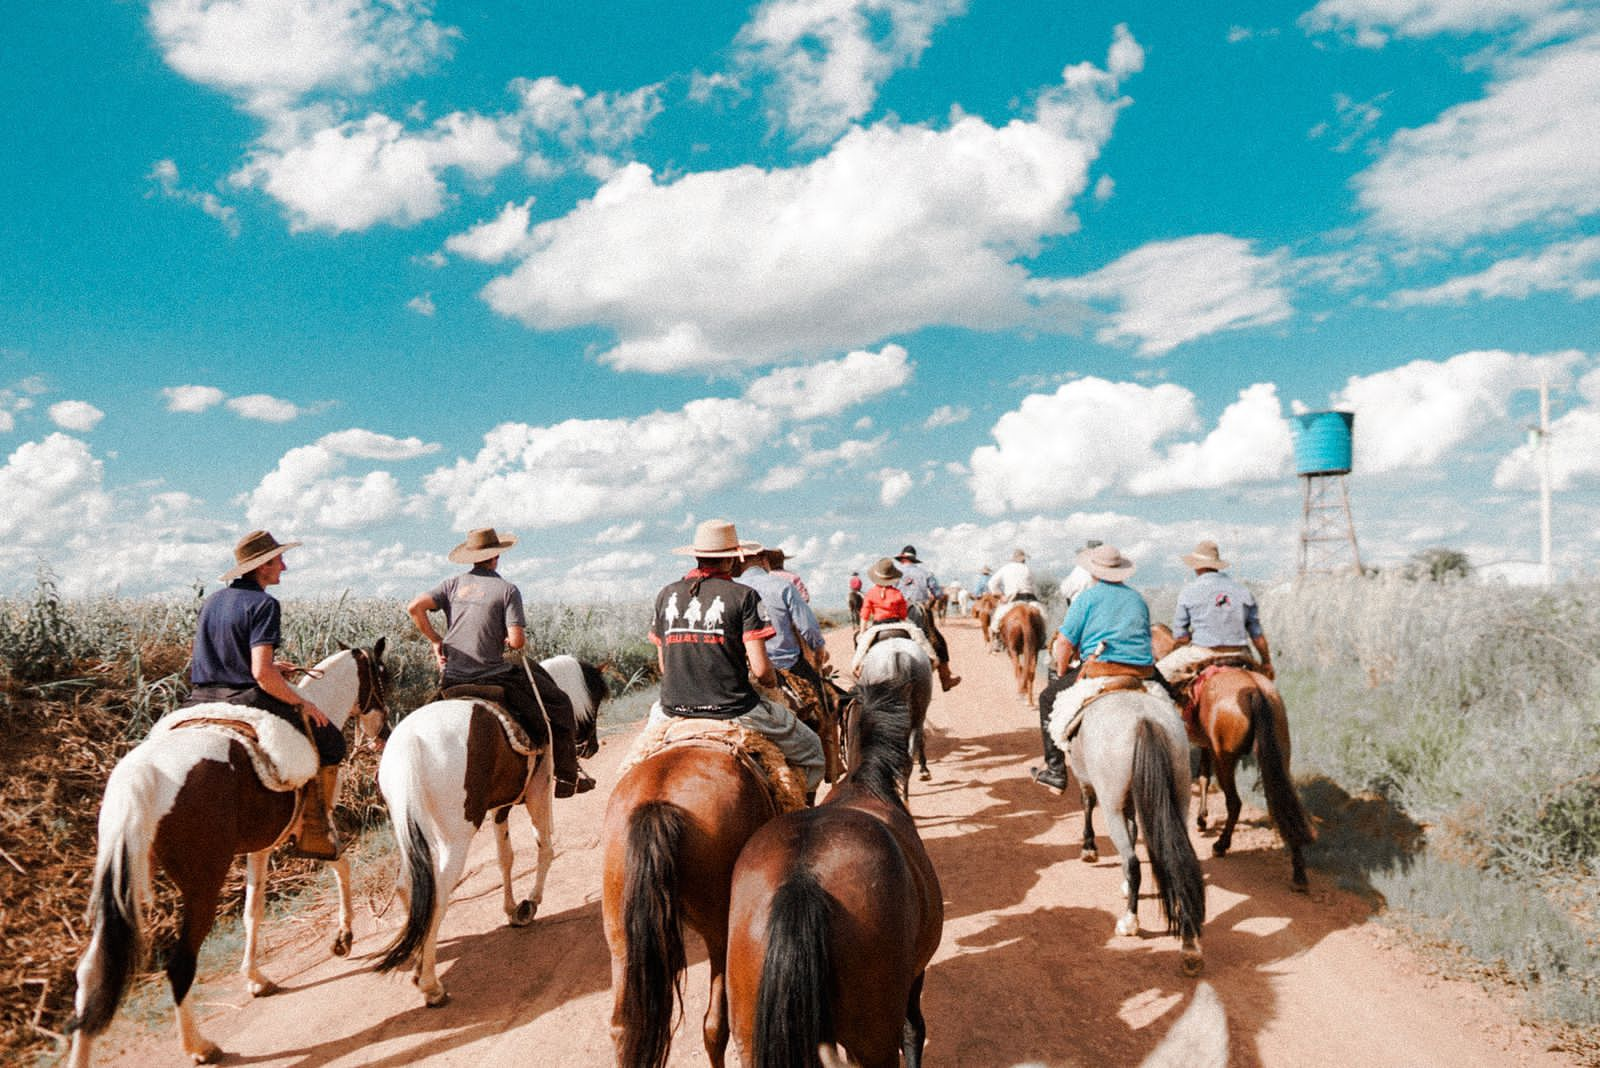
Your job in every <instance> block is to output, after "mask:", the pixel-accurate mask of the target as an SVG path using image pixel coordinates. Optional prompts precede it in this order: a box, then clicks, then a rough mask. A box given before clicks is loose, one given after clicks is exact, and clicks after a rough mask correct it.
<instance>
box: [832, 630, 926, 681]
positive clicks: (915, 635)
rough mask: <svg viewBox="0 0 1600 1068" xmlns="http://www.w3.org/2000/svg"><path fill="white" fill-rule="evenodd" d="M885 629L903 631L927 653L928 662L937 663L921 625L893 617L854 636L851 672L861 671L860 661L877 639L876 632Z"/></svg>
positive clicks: (857, 672) (858, 672) (864, 657)
mask: <svg viewBox="0 0 1600 1068" xmlns="http://www.w3.org/2000/svg"><path fill="white" fill-rule="evenodd" d="M886 630H887V631H895V632H897V634H898V632H899V631H904V632H905V633H906V635H907V636H909V637H910V638H911V640H912V641H914V642H916V643H917V645H919V646H920V647H921V648H922V651H923V652H924V653H926V654H927V655H928V663H930V664H937V663H938V662H939V654H938V653H937V652H935V651H934V648H933V643H932V642H930V641H929V640H928V635H927V634H926V633H925V632H924V631H923V629H922V628H921V627H919V626H917V625H916V624H915V623H912V622H911V621H909V620H905V619H895V620H888V621H886V622H883V623H874V624H872V625H871V626H869V627H867V628H866V629H865V630H863V631H862V632H861V633H860V634H858V635H857V636H856V651H855V655H854V656H853V657H851V659H850V670H851V672H852V673H854V674H860V673H861V661H862V660H864V659H866V656H867V652H868V650H870V649H871V648H872V644H873V642H874V641H876V640H877V636H878V634H879V633H880V632H882V631H886Z"/></svg>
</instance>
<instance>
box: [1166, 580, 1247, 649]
mask: <svg viewBox="0 0 1600 1068" xmlns="http://www.w3.org/2000/svg"><path fill="white" fill-rule="evenodd" d="M1172 636H1173V637H1175V638H1183V637H1188V638H1189V639H1190V640H1191V641H1193V642H1194V644H1196V645H1204V646H1206V647H1208V648H1210V647H1213V646H1218V645H1244V644H1246V643H1248V642H1249V640H1250V639H1251V638H1258V637H1260V636H1261V617H1260V613H1259V610H1258V609H1257V608H1256V599H1255V595H1253V594H1252V593H1251V592H1250V591H1249V590H1248V589H1246V588H1245V587H1244V584H1243V583H1240V582H1237V581H1235V580H1234V579H1233V578H1231V577H1230V576H1228V575H1224V574H1223V573H1222V572H1220V571H1206V572H1204V573H1202V574H1201V575H1200V576H1199V577H1197V578H1196V579H1195V580H1194V581H1193V582H1191V583H1189V584H1188V585H1187V586H1185V587H1184V588H1183V592H1181V593H1179V594H1178V608H1177V611H1175V612H1174V613H1173V615H1172Z"/></svg>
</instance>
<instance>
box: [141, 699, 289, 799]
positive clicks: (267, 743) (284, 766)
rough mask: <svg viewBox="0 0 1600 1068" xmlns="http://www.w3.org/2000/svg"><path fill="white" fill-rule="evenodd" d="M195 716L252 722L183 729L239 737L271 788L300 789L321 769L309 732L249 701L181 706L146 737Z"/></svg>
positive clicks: (163, 718)
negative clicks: (254, 706) (297, 728)
mask: <svg viewBox="0 0 1600 1068" xmlns="http://www.w3.org/2000/svg"><path fill="white" fill-rule="evenodd" d="M192 720H226V721H229V722H235V723H244V724H248V725H249V726H248V730H246V729H238V728H233V727H229V726H228V725H227V723H223V722H218V723H203V724H197V725H195V726H193V727H183V728H182V729H183V730H186V731H215V732H217V733H219V734H226V735H227V736H228V737H230V738H232V739H233V740H235V741H237V742H238V743H239V744H240V745H242V746H244V748H245V752H247V753H249V754H250V763H251V764H252V765H254V767H255V769H256V775H258V776H259V777H260V778H261V785H262V786H265V787H266V788H267V789H269V790H279V791H289V790H294V789H298V788H299V787H300V786H302V785H304V784H305V782H306V781H307V780H308V779H310V778H311V777H312V776H313V775H315V774H316V773H317V749H316V747H315V746H314V745H312V744H311V739H310V738H307V737H306V735H305V732H304V731H300V730H296V729H295V728H294V726H293V725H291V724H289V723H287V722H285V721H284V720H281V719H279V718H278V717H277V716H274V715H273V714H272V713H271V712H264V711H262V710H261V709H259V708H251V707H250V706H249V705H230V704H227V703H226V702H222V701H218V702H215V703H212V704H206V705H195V706H194V707H193V708H180V709H179V710H178V711H176V712H173V713H171V714H170V715H166V716H163V717H162V718H161V719H159V720H157V721H156V725H155V726H154V727H152V728H150V737H149V738H147V739H145V740H146V741H153V740H155V739H156V738H158V737H160V736H161V735H163V734H170V733H172V731H174V730H177V729H178V728H179V727H180V726H181V725H182V724H184V723H188V722H190V721H192ZM252 734H253V735H254V737H252Z"/></svg>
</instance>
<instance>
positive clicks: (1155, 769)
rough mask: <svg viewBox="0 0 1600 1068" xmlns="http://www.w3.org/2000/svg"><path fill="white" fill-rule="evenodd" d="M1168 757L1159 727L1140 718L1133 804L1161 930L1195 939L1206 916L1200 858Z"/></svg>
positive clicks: (1136, 744)
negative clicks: (1163, 925)
mask: <svg viewBox="0 0 1600 1068" xmlns="http://www.w3.org/2000/svg"><path fill="white" fill-rule="evenodd" d="M1172 760H1173V758H1172V750H1171V747H1170V746H1169V745H1168V744H1167V739H1166V738H1165V737H1164V736H1163V735H1162V733H1161V730H1160V728H1159V727H1157V726H1156V725H1155V723H1153V722H1152V721H1150V720H1148V719H1141V720H1140V721H1139V725H1138V727H1137V728H1136V729H1135V734H1134V741H1133V802H1134V808H1135V809H1136V810H1137V811H1138V814H1139V823H1140V824H1141V825H1143V827H1144V841H1145V846H1146V848H1147V849H1149V851H1150V867H1151V869H1152V870H1153V871H1154V872H1155V876H1156V887H1157V889H1158V890H1159V891H1160V896H1161V911H1162V914H1163V915H1164V916H1166V918H1167V931H1168V933H1171V932H1173V931H1175V930H1176V931H1179V932H1181V933H1182V934H1183V936H1184V937H1186V938H1187V937H1196V938H1198V937H1199V935H1200V925H1201V924H1202V923H1204V922H1205V918H1206V888H1205V882H1204V880H1203V879H1202V878H1201V875H1200V859H1199V858H1198V857H1196V856H1195V855H1194V846H1193V845H1191V844H1190V842H1189V830H1188V828H1187V827H1186V826H1185V822H1186V820H1185V815H1186V814H1185V811H1184V810H1185V807H1186V806H1185V805H1184V803H1183V802H1184V799H1183V798H1182V797H1180V796H1179V793H1178V784H1177V782H1176V781H1175V777H1174V768H1173V765H1172Z"/></svg>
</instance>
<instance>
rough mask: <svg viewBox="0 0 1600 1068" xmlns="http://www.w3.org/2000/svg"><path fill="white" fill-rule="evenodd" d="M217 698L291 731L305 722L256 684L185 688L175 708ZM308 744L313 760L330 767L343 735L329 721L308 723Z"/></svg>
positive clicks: (338, 753)
mask: <svg viewBox="0 0 1600 1068" xmlns="http://www.w3.org/2000/svg"><path fill="white" fill-rule="evenodd" d="M218 701H220V702H222V703H224V704H230V705H244V706H246V707H248V708H259V709H260V710H261V711H263V712H267V713H270V714H272V715H274V716H276V717H278V718H279V719H281V720H283V721H284V722H285V723H289V724H292V725H293V726H294V728H295V730H298V731H303V730H305V721H304V720H303V719H302V717H301V715H300V713H299V711H298V710H296V709H294V708H292V707H290V706H289V705H286V704H284V703H283V702H282V701H280V700H278V699H277V698H276V697H273V696H272V695H271V694H269V693H267V692H266V691H265V690H263V689H262V688H261V687H259V686H196V687H195V688H194V689H192V690H190V691H189V696H188V697H186V698H184V699H183V703H182V704H181V705H179V706H178V707H179V708H193V707H194V706H195V705H208V704H213V703H215V702H218ZM311 743H312V744H313V745H315V746H316V747H317V761H318V762H319V763H320V764H321V765H322V766H323V767H325V768H329V767H333V766H334V765H335V764H337V763H339V761H341V760H343V759H344V753H345V745H344V734H343V733H342V732H341V731H340V730H339V728H337V727H335V726H334V725H333V724H332V723H327V724H321V725H318V724H312V725H311Z"/></svg>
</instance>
